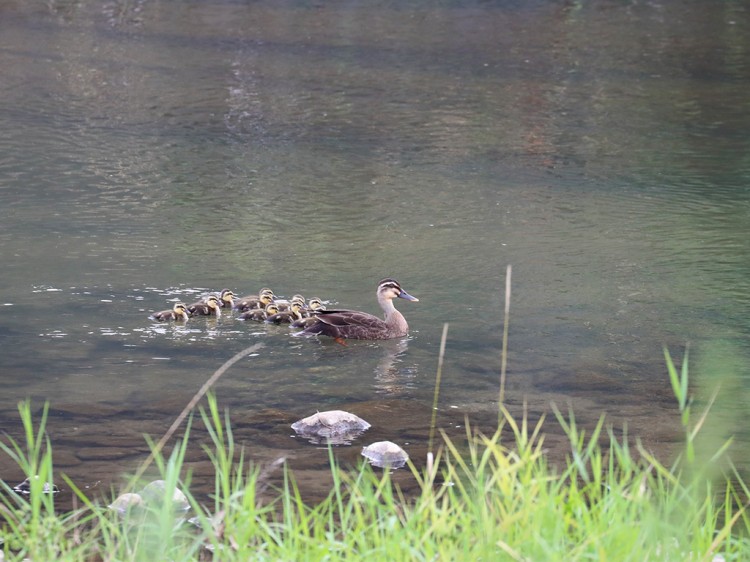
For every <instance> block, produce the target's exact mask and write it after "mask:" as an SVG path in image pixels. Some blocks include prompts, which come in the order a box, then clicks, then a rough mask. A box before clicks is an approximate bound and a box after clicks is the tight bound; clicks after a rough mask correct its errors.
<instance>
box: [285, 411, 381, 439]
mask: <svg viewBox="0 0 750 562" xmlns="http://www.w3.org/2000/svg"><path fill="white" fill-rule="evenodd" d="M369 428H370V424H369V423H367V422H366V421H365V420H363V419H362V418H360V417H359V416H355V415H354V414H351V413H349V412H345V411H343V410H329V411H327V412H317V413H315V414H313V415H312V416H308V417H306V418H304V419H301V420H299V421H297V422H294V423H293V424H292V429H293V430H294V431H296V432H297V433H298V434H299V435H301V436H303V437H306V438H308V439H309V440H310V441H311V442H312V443H315V444H319V443H330V444H332V445H348V444H349V443H351V442H352V440H354V439H356V438H357V437H359V436H360V435H361V434H362V433H363V432H364V431H366V430H367V429H369Z"/></svg>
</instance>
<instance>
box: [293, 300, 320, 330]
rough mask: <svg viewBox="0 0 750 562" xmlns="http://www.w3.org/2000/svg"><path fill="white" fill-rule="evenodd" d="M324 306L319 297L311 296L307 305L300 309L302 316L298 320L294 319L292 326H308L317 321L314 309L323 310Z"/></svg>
mask: <svg viewBox="0 0 750 562" xmlns="http://www.w3.org/2000/svg"><path fill="white" fill-rule="evenodd" d="M325 309H326V307H325V305H324V304H323V301H322V300H320V299H319V298H312V299H310V300H309V302H308V303H307V306H306V307H305V308H303V309H302V318H300V319H299V320H295V321H294V322H292V326H291V327H292V328H307V327H308V326H312V325H313V324H315V322H317V320H318V319H317V318H316V316H315V311H317V310H325Z"/></svg>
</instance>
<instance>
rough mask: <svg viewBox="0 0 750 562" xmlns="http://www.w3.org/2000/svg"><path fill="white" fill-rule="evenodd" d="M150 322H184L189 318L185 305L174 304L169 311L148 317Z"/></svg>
mask: <svg viewBox="0 0 750 562" xmlns="http://www.w3.org/2000/svg"><path fill="white" fill-rule="evenodd" d="M149 318H151V319H152V320H158V321H159V322H166V321H168V320H182V321H185V320H187V319H188V318H189V316H188V310H187V307H186V306H185V303H181V302H176V303H174V306H173V307H172V308H171V310H162V311H160V312H154V313H153V314H152V315H151V316H149Z"/></svg>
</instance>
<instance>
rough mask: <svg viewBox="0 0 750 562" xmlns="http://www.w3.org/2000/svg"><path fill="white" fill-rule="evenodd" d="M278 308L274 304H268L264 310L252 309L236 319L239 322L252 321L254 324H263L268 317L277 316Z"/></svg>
mask: <svg viewBox="0 0 750 562" xmlns="http://www.w3.org/2000/svg"><path fill="white" fill-rule="evenodd" d="M278 312H279V307H278V306H276V304H274V303H272V302H271V303H268V304H267V305H266V308H254V309H252V310H248V311H246V312H243V313H242V314H240V315H239V316H238V317H237V318H239V319H240V320H254V321H255V322H263V321H264V320H265V319H266V318H268V317H269V316H272V315H274V314H277V313H278Z"/></svg>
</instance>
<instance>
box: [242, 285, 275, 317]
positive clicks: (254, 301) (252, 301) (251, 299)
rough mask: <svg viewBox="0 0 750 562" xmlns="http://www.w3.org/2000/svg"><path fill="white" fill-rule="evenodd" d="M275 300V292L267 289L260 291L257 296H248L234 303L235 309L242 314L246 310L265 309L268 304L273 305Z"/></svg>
mask: <svg viewBox="0 0 750 562" xmlns="http://www.w3.org/2000/svg"><path fill="white" fill-rule="evenodd" d="M274 298H275V295H274V294H273V291H272V290H271V289H269V288H267V287H264V288H262V289H261V290H260V292H259V293H258V294H257V295H248V296H246V297H242V298H240V299H237V300H235V301H234V308H236V309H237V310H239V311H240V312H245V311H246V310H254V309H257V308H261V309H262V308H265V307H266V306H267V305H268V304H270V303H272V302H273V300H274Z"/></svg>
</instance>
